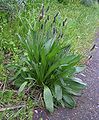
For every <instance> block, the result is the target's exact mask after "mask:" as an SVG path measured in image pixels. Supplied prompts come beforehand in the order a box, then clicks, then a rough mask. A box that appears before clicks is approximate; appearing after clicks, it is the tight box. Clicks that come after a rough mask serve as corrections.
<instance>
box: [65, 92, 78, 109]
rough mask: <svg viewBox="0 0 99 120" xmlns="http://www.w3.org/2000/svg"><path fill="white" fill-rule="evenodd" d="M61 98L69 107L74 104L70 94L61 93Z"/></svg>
mask: <svg viewBox="0 0 99 120" xmlns="http://www.w3.org/2000/svg"><path fill="white" fill-rule="evenodd" d="M63 99H64V101H65V102H66V103H67V104H68V105H69V106H70V107H71V108H73V107H75V106H76V102H75V100H74V99H73V98H72V97H71V96H70V95H68V94H65V95H63Z"/></svg>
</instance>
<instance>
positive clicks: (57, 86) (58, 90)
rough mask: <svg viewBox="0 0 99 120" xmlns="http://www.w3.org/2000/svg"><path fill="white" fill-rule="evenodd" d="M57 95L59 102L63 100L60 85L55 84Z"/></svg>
mask: <svg viewBox="0 0 99 120" xmlns="http://www.w3.org/2000/svg"><path fill="white" fill-rule="evenodd" d="M55 94H56V98H57V100H58V101H59V100H61V99H62V88H61V86H60V85H57V84H55Z"/></svg>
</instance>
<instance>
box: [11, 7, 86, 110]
mask: <svg viewBox="0 0 99 120" xmlns="http://www.w3.org/2000/svg"><path fill="white" fill-rule="evenodd" d="M48 10H49V7H48V8H47V10H44V6H43V5H42V9H41V12H40V15H39V16H38V17H36V19H35V20H34V21H29V20H27V19H26V18H25V17H24V18H22V17H20V20H21V23H22V25H23V26H24V27H25V30H26V31H27V34H26V31H25V35H19V34H18V38H19V40H20V43H21V46H22V48H24V52H23V55H22V56H21V57H20V60H19V61H20V62H19V63H18V64H14V68H15V70H14V71H15V75H14V77H13V80H14V81H15V84H17V83H18V85H19V86H20V88H19V93H20V92H22V90H23V89H24V88H25V87H26V86H27V87H28V88H31V89H30V90H31V91H32V90H34V89H35V91H36V90H38V91H39V92H40V93H41V94H40V96H41V97H42V99H43V101H44V105H45V107H46V109H47V110H48V111H50V112H53V111H54V106H55V105H62V106H63V107H65V106H67V107H70V108H73V107H75V106H76V102H75V100H74V98H73V96H79V95H81V90H82V89H84V88H85V87H86V84H85V83H83V82H82V80H81V79H79V78H76V77H74V76H75V74H76V73H79V72H81V71H82V70H83V69H84V67H83V66H80V67H79V66H78V63H79V62H80V59H81V56H80V55H75V54H71V53H70V44H69V42H68V41H66V37H65V34H64V32H63V29H66V22H67V18H66V19H65V20H63V21H61V22H59V18H60V17H59V12H58V13H56V14H55V16H54V17H50V16H49V14H48Z"/></svg>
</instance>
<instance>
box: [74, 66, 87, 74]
mask: <svg viewBox="0 0 99 120" xmlns="http://www.w3.org/2000/svg"><path fill="white" fill-rule="evenodd" d="M85 68H86V67H85V66H82V67H75V69H76V73H79V72H82V71H83V70H84V69H85Z"/></svg>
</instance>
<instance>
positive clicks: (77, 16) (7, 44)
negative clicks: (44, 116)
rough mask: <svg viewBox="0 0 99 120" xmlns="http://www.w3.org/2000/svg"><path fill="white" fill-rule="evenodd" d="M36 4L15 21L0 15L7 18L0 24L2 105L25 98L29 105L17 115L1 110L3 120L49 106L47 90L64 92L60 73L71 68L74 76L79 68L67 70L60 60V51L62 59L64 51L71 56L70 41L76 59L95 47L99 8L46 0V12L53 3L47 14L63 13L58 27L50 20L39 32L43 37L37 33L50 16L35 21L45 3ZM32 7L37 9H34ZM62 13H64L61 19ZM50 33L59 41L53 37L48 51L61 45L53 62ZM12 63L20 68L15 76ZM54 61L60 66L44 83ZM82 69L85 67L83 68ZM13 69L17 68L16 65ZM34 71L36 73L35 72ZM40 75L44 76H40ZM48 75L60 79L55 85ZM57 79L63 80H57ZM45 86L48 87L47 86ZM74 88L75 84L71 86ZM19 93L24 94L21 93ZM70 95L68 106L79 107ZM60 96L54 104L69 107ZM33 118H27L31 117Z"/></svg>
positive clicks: (51, 17)
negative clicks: (46, 95)
mask: <svg viewBox="0 0 99 120" xmlns="http://www.w3.org/2000/svg"><path fill="white" fill-rule="evenodd" d="M34 3H35V4H34ZM34 3H33V2H32V1H31V3H29V4H28V5H27V7H26V9H24V7H22V10H23V11H25V12H22V11H18V12H19V13H18V18H17V16H16V17H14V18H15V19H13V20H12V21H9V22H7V21H6V20H7V19H6V17H7V16H6V14H7V13H2V14H0V16H3V18H4V19H3V20H4V21H3V22H2V23H1V24H0V28H1V29H0V30H1V34H0V35H1V36H0V39H1V40H0V45H1V46H0V63H1V64H0V85H1V84H2V85H4V86H3V87H1V94H2V90H3V93H5V96H2V103H0V104H1V105H0V106H3V107H4V106H5V107H6V105H7V104H9V105H11V104H12V105H14V104H18V103H21V102H23V101H24V103H26V104H27V107H25V108H24V107H22V109H21V110H17V111H16V112H17V113H16V114H14V112H13V110H12V111H4V112H3V113H4V115H3V116H2V113H1V119H3V118H4V116H5V119H8V118H9V119H15V118H17V117H19V116H21V117H20V119H23V118H24V116H30V117H31V116H32V113H30V114H29V112H30V111H32V108H33V107H34V106H41V104H42V105H43V106H44V104H45V105H46V104H47V103H46V102H45V103H44V101H43V100H45V99H46V97H44V94H46V92H44V89H45V90H48V92H49V91H50V92H49V94H50V93H51V94H50V96H51V95H54V94H57V91H58V90H59V91H61V90H62V89H63V86H62V87H61V85H60V84H62V85H63V84H64V83H63V80H62V79H60V80H59V81H58V80H57V79H58V76H59V75H60V74H61V73H62V72H63V71H65V70H66V71H69V72H68V75H67V76H70V75H72V74H73V75H74V73H76V70H77V71H78V68H79V67H75V66H71V67H70V69H67V68H68V67H67V68H66V66H62V63H61V61H59V62H58V60H59V59H58V60H57V58H58V54H59V58H60V57H61V56H63V54H64V56H63V57H64V59H65V55H66V57H69V54H68V49H69V48H70V44H71V48H70V51H71V52H72V53H73V56H72V55H71V54H70V58H72V57H74V58H75V59H76V58H77V59H78V61H79V60H80V56H76V55H75V54H77V53H81V54H82V55H84V54H85V53H86V51H87V50H88V48H89V47H90V46H91V43H92V40H90V39H91V37H92V36H93V34H94V32H95V28H96V25H98V24H97V21H98V11H99V10H98V8H97V7H89V8H87V7H85V6H83V5H81V4H68V5H63V4H59V3H57V2H56V1H54V2H53V1H52V2H51V3H50V4H49V3H47V2H46V1H45V2H44V7H45V11H47V8H48V6H51V7H50V9H49V11H48V13H47V15H49V16H50V19H51V20H54V18H53V17H54V16H55V15H56V14H57V12H58V11H59V15H58V16H57V17H56V18H57V19H56V24H55V26H52V28H50V23H51V22H52V21H50V20H48V21H47V25H48V26H47V27H45V29H46V30H44V29H42V30H39V32H40V36H39V35H38V34H37V32H36V30H37V29H38V28H42V27H44V26H42V24H43V23H44V22H45V20H46V19H43V20H41V21H40V23H39V24H38V22H37V23H35V22H36V20H38V17H36V16H39V9H40V7H41V4H42V2H41V1H39V0H38V1H35V2H34ZM32 10H33V11H35V12H33V11H32ZM53 11H54V12H53ZM34 13H35V14H34ZM82 13H83V14H82ZM60 15H61V19H60ZM24 17H26V18H27V19H24ZM46 17H47V16H46ZM46 17H45V18H46ZM19 18H20V19H19ZM34 18H35V19H34ZM65 18H66V19H65ZM47 19H48V18H47ZM64 20H66V22H65V26H64V27H63V26H62V23H63V21H64ZM22 23H23V24H22ZM33 23H35V31H31V30H32V29H31V25H33ZM25 25H26V26H25ZM60 25H61V26H62V28H61V27H60ZM37 26H38V27H37ZM24 27H25V28H24ZM32 27H33V26H32ZM54 27H55V28H56V29H57V32H58V33H57V34H56V33H55V34H54V35H56V37H55V36H54V35H53V33H52V31H54V30H55V29H54ZM59 28H60V29H61V30H60V29H59ZM85 28H87V29H85ZM28 30H29V31H28ZM48 30H49V31H51V32H49V34H47V31H48ZM42 31H43V32H42ZM44 31H45V32H44ZM93 31H94V32H93ZM39 32H38V33H39ZM17 33H19V34H20V35H19V36H21V37H20V38H21V40H19V38H18V34H17ZM27 33H28V34H27ZM44 33H45V34H44ZM60 33H61V36H62V33H63V35H64V36H63V37H62V38H61V39H60V40H59V41H60V42H59V43H58V41H57V36H58V35H59V34H60ZM34 34H35V36H36V37H37V42H35V39H34V38H35V37H34V38H33V36H32V35H34ZM43 34H44V36H43ZM46 34H47V35H48V38H52V39H53V38H55V41H54V40H53V42H52V43H51V40H49V42H48V45H49V44H50V43H51V44H52V46H53V47H51V48H49V47H50V46H48V49H49V50H48V51H51V50H52V51H53V52H54V50H53V49H54V48H55V49H56V46H59V47H57V50H58V52H57V55H56V56H54V57H53V58H55V59H54V60H53V59H52V60H51V61H49V60H48V58H47V57H48V56H49V55H47V54H49V53H50V52H48V51H47V50H46V49H47V47H44V46H45V45H46V46H47V40H48V38H46ZM38 37H40V38H42V39H40V40H41V41H40V43H39V39H38ZM32 38H33V39H32ZM63 38H65V40H64V44H63ZM45 39H46V40H45ZM24 41H25V42H24ZM56 41H57V42H56ZM31 42H34V43H35V45H34V46H35V49H34V47H33V48H32V44H30V43H31ZM26 43H27V44H26ZM38 43H39V44H38ZM36 44H37V46H36ZM51 44H50V45H51ZM82 44H83V46H82ZM28 45H29V46H30V48H28V47H27V46H28ZM38 46H39V48H40V50H39V54H38V53H37V54H34V52H35V53H36V51H37V49H38ZM65 46H66V47H65ZM43 47H44V48H43ZM62 48H63V49H62ZM29 49H30V50H32V49H33V50H32V51H31V52H30V51H29ZM50 49H51V50H50ZM33 51H34V52H33ZM32 52H33V53H32ZM43 52H44V55H45V56H46V59H44V60H45V61H46V62H47V63H48V64H46V62H44V63H45V65H44V66H47V67H46V69H43V68H42V67H43V60H42V58H43V57H42V56H44V55H43ZM46 52H48V53H46ZM31 53H32V54H33V56H34V57H33V56H32V57H33V60H31V59H30V58H31V55H30V54H31ZM45 53H46V54H45ZM65 53H66V54H65ZM35 55H37V56H35ZM38 56H39V59H38ZM37 59H38V60H37ZM5 60H6V61H5ZM31 61H34V62H35V63H36V64H34V63H33V62H31ZM62 62H63V61H62ZM9 63H13V65H15V64H16V67H15V68H16V69H14V70H15V71H14V73H16V74H15V76H13V72H9V69H7V68H6V65H8V64H9ZM28 63H29V64H28ZM41 63H42V64H41ZM54 63H56V65H57V66H58V67H57V66H56V67H57V68H55V70H53V71H52V72H51V74H52V75H51V74H49V75H48V77H46V78H45V80H44V81H43V82H44V83H43V84H42V82H41V80H42V79H41V78H44V76H45V75H46V74H47V70H48V68H50V67H51V66H52V65H53V66H54ZM58 63H59V64H58ZM63 63H64V62H63ZM78 63H79V62H78ZM66 64H67V63H66ZM70 64H71V63H68V65H70ZM72 64H73V63H72ZM30 66H31V67H30ZM34 66H35V69H34ZM63 67H64V69H63ZM80 68H82V67H80ZM10 69H13V67H12V68H10ZM12 71H13V70H12ZM31 71H32V73H33V74H32V73H31ZM37 71H38V72H37ZM39 71H41V72H42V73H43V74H42V73H40V72H39ZM59 73H60V74H59ZM69 74H70V75H69ZM33 76H34V77H33ZM40 76H42V77H40ZM62 76H64V74H62ZM34 78H35V79H34ZM48 78H50V80H53V79H55V78H56V82H55V83H53V84H52V86H51V83H50V82H48V81H49V80H48ZM36 79H37V81H36ZM70 80H71V82H73V83H75V81H74V80H72V79H71V78H70ZM9 81H10V82H12V81H14V82H13V84H12V83H11V84H12V86H9ZM18 81H19V82H18ZM57 81H58V82H59V83H57ZM60 82H61V83H60ZM66 82H69V80H67V81H66ZM76 82H77V81H76ZM38 83H39V84H40V85H41V86H42V87H38V86H36V84H38ZM13 85H14V87H13ZM44 85H45V86H47V87H44ZM64 85H65V84H64ZM79 85H80V84H79ZM84 85H85V84H84ZM84 85H82V86H81V87H84ZM15 86H16V87H15ZM20 86H21V87H20ZM34 86H35V87H34ZM19 87H20V89H19V90H18V88H19ZM28 87H29V89H27V88H28ZM50 87H53V88H54V90H51V88H50ZM64 87H65V88H64V89H66V91H67V93H68V91H69V92H70V93H69V94H76V95H77V92H76V91H72V90H71V89H69V88H68V87H67V86H64ZM66 87H67V88H66ZM71 87H73V86H71ZM81 87H79V88H75V89H76V90H78V89H80V88H81ZM33 88H36V89H37V91H36V92H37V94H38V96H39V97H38V96H37V98H39V99H37V98H36V99H34V96H35V94H34V91H32V90H33ZM43 88H44V89H43ZM13 89H14V90H13ZM49 89H50V90H49ZM34 90H35V89H34ZM40 90H41V91H40ZM73 90H74V89H73ZM6 91H7V92H6ZM22 91H23V92H22ZM31 91H32V92H31ZM39 91H40V92H39ZM55 91H56V92H55ZM62 91H63V90H62ZM24 92H25V93H24ZM60 93H61V92H60ZM8 94H9V95H8ZM13 94H14V96H15V99H14V98H13V97H12V96H13ZM18 94H19V96H20V97H19V96H18ZM6 95H7V96H9V97H8V99H6ZM62 95H63V96H64V94H62ZM78 95H79V94H78ZM27 96H28V99H27ZM43 97H44V99H42V98H43ZM69 97H70V98H69ZM69 97H68V99H66V100H68V101H67V103H66V102H65V103H66V105H67V106H68V107H70V108H71V107H74V106H75V101H74V100H73V99H72V97H71V95H69ZM3 98H4V99H3ZM60 98H61V94H60V96H58V94H57V96H56V95H54V100H53V99H52V101H53V102H54V103H55V104H54V105H55V107H56V106H57V105H61V104H62V106H65V105H64V104H63V101H65V98H66V96H65V97H64V98H63V97H62V100H63V101H62V100H60ZM56 100H58V102H56ZM40 101H41V103H40ZM45 101H46V100H45ZM69 102H70V103H69ZM28 104H29V105H28ZM52 105H53V104H52ZM47 106H48V105H46V107H47ZM47 109H48V110H49V111H53V107H52V108H48V107H47ZM27 110H28V111H27ZM30 117H29V118H27V119H30Z"/></svg>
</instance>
